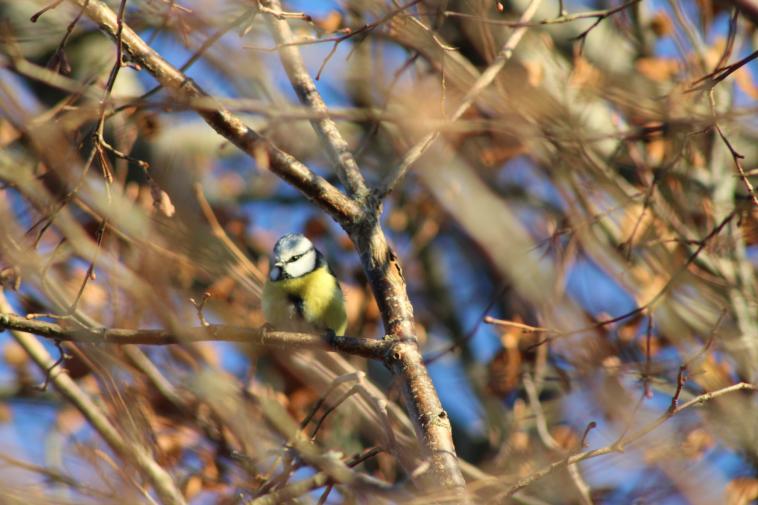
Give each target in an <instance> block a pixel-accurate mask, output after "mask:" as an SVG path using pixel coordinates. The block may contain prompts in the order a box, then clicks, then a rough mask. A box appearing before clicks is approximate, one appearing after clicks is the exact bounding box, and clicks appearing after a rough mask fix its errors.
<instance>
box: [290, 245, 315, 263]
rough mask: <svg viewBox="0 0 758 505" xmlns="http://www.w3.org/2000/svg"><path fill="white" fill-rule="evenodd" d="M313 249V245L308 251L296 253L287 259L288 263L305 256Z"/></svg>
mask: <svg viewBox="0 0 758 505" xmlns="http://www.w3.org/2000/svg"><path fill="white" fill-rule="evenodd" d="M313 250H314V249H313V247H311V248H310V249H308V250H307V251H305V252H304V253H302V254H296V255H295V256H292V257H291V258H290V259H288V260H287V261H286V263H293V262H295V261H297V260H299V259H300V258H302V257H303V256H305V255H306V254H308V253H309V252H311V251H313Z"/></svg>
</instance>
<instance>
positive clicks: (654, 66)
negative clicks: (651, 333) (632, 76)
mask: <svg viewBox="0 0 758 505" xmlns="http://www.w3.org/2000/svg"><path fill="white" fill-rule="evenodd" d="M635 66H636V67H637V71H638V72H639V73H641V74H642V75H644V76H645V77H647V78H648V79H651V80H653V81H658V82H661V81H668V80H670V79H671V78H672V77H673V76H674V75H676V74H677V72H679V70H680V66H679V61H678V60H675V59H673V58H640V59H638V60H637V61H636V63H635Z"/></svg>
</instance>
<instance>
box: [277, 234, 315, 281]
mask: <svg viewBox="0 0 758 505" xmlns="http://www.w3.org/2000/svg"><path fill="white" fill-rule="evenodd" d="M318 264H319V252H318V251H317V250H316V248H315V247H314V246H313V242H311V241H310V240H308V239H307V238H305V236H303V235H300V234H299V233H288V234H287V235H284V236H283V237H282V238H280V239H279V240H277V241H276V245H275V246H274V254H273V256H272V257H271V270H270V271H269V274H268V275H269V279H271V280H272V281H274V282H276V281H280V280H284V279H294V278H296V277H300V276H303V275H305V274H307V273H310V272H312V271H313V270H315V269H316V267H317V266H318Z"/></svg>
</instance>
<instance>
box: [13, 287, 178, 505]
mask: <svg viewBox="0 0 758 505" xmlns="http://www.w3.org/2000/svg"><path fill="white" fill-rule="evenodd" d="M0 310H3V311H5V312H8V311H10V310H11V307H10V304H9V303H8V302H7V300H6V299H5V296H4V295H3V294H2V292H0ZM9 329H11V330H12V331H11V334H12V335H13V338H14V339H15V340H16V342H18V343H19V345H21V347H23V349H24V350H25V351H26V352H27V353H28V354H29V356H30V357H31V358H32V360H33V361H34V362H35V363H36V364H37V366H39V367H40V368H41V369H42V370H50V371H49V372H48V374H49V376H50V382H52V384H53V385H55V387H56V389H57V390H58V391H60V393H61V394H62V395H63V396H64V397H65V398H66V399H67V400H68V401H70V402H71V403H72V404H73V405H74V406H75V407H76V408H77V409H78V410H79V412H81V414H82V415H83V416H84V417H85V418H86V419H87V420H88V421H89V423H90V425H91V426H92V427H93V428H94V429H95V431H97V432H98V433H99V434H100V436H101V437H103V439H104V440H105V442H106V443H107V444H108V445H109V446H110V448H111V449H112V450H113V451H114V452H116V453H118V454H120V455H122V456H124V457H125V458H126V459H127V460H128V461H131V462H132V463H133V464H134V465H135V466H136V467H137V468H139V470H140V471H141V472H142V473H143V474H144V475H145V476H146V477H147V478H148V479H149V480H150V482H151V483H152V485H153V487H154V488H155V491H156V493H157V494H158V496H159V497H160V499H161V501H162V502H163V503H165V504H171V505H184V504H185V501H184V497H183V496H182V493H181V491H180V490H179V488H178V487H177V486H176V483H175V482H174V480H173V478H172V477H171V475H170V474H169V473H168V472H166V471H165V470H164V469H163V468H162V467H161V466H160V465H159V464H158V463H157V462H156V461H155V459H153V457H152V455H151V453H150V451H149V450H147V449H146V448H145V447H142V446H139V445H135V444H133V443H132V442H130V441H128V440H125V439H124V437H123V435H122V434H121V433H119V432H118V430H117V429H116V427H115V426H114V425H113V424H112V423H111V421H110V420H109V419H108V418H107V417H106V415H105V414H104V413H103V412H102V411H101V410H100V409H99V408H98V407H97V405H95V402H94V401H93V400H92V399H91V398H90V397H89V395H87V394H86V393H84V391H82V390H81V389H80V388H79V386H78V385H77V384H76V382H74V381H73V380H72V379H71V377H70V376H69V375H68V374H67V373H66V372H65V371H63V370H62V369H61V368H60V367H57V368H56V369H54V370H51V367H52V366H54V364H55V361H54V360H53V359H52V358H51V357H50V355H49V354H48V352H47V351H46V350H45V348H44V346H43V345H42V344H41V343H40V342H39V341H38V340H37V339H36V338H34V337H33V336H32V335H29V334H28V333H25V332H24V331H20V330H18V329H12V328H9Z"/></svg>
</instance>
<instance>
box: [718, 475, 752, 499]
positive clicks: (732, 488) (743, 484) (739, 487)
mask: <svg viewBox="0 0 758 505" xmlns="http://www.w3.org/2000/svg"><path fill="white" fill-rule="evenodd" d="M756 498H758V479H754V478H752V477H739V478H737V479H734V480H733V481H731V482H730V483H729V484H727V485H726V503H727V505H748V504H749V503H750V502H751V501H753V500H755V499H756Z"/></svg>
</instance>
